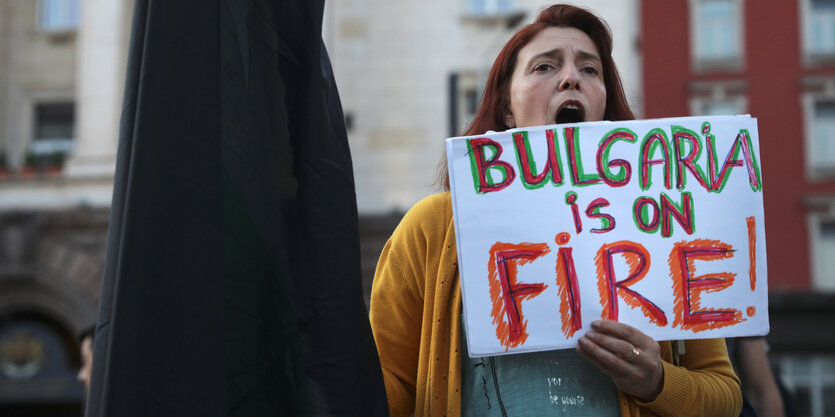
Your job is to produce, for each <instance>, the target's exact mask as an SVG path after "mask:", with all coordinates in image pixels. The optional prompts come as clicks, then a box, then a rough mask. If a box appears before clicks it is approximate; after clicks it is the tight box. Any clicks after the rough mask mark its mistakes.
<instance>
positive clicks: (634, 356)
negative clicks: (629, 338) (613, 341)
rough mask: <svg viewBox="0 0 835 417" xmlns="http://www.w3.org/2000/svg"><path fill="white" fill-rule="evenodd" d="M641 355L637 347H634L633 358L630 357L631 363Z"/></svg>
mask: <svg viewBox="0 0 835 417" xmlns="http://www.w3.org/2000/svg"><path fill="white" fill-rule="evenodd" d="M640 355H641V351H640V350H638V348H636V347H635V346H632V356H630V357H629V362H633V361H635V359H636V358H637V357H638V356H640Z"/></svg>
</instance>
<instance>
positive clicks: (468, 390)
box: [461, 322, 620, 417]
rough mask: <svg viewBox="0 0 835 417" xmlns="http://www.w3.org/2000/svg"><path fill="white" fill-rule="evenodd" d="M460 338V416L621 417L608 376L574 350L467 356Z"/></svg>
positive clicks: (463, 341) (464, 339)
mask: <svg viewBox="0 0 835 417" xmlns="http://www.w3.org/2000/svg"><path fill="white" fill-rule="evenodd" d="M462 324H463V322H462ZM464 327H465V326H462V329H463V328H464ZM462 331H463V330H462ZM465 333H466V332H465ZM464 336H465V337H463V338H461V340H462V343H461V344H462V345H463V346H462V347H461V349H462V353H463V356H462V357H461V366H462V368H463V369H462V370H461V371H462V372H461V389H462V391H461V415H462V416H480V417H491V416H498V417H517V416H620V406H619V405H618V393H617V388H616V387H615V384H614V383H613V382H612V380H611V378H609V376H608V375H606V374H605V373H604V372H603V371H601V370H600V369H599V368H598V367H597V366H595V365H594V364H593V363H591V362H589V361H588V360H586V359H585V358H583V357H582V356H580V354H579V353H577V351H575V350H574V349H564V350H555V351H547V352H534V353H519V354H515V355H503V356H487V357H483V358H471V357H470V356H469V352H468V351H467V342H466V340H467V338H466V334H464Z"/></svg>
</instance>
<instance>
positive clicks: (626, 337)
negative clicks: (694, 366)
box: [577, 320, 664, 401]
mask: <svg viewBox="0 0 835 417" xmlns="http://www.w3.org/2000/svg"><path fill="white" fill-rule="evenodd" d="M592 328H593V329H594V330H591V331H589V332H587V333H586V334H585V335H584V336H583V337H581V338H580V339H579V340H578V346H577V350H578V351H579V352H580V354H581V355H583V356H584V357H586V358H587V359H588V360H590V361H591V362H592V363H594V364H595V365H597V366H598V367H599V368H600V369H601V370H603V372H606V373H607V374H608V375H609V376H610V377H611V378H612V380H613V381H614V382H615V385H617V386H618V388H620V389H621V390H622V391H624V392H626V393H627V394H630V395H632V396H634V397H636V398H639V399H642V400H645V401H650V400H652V399H654V398H655V397H656V396H657V395H658V393H659V392H660V391H661V387H662V384H663V376H664V367H663V366H662V365H661V357H660V354H659V351H660V349H659V346H658V343H657V342H656V341H655V340H653V339H652V338H651V337H649V336H647V335H645V334H644V333H643V332H641V331H639V330H637V329H635V328H634V327H631V326H628V325H625V324H623V323H618V322H614V321H608V320H604V321H599V322H594V323H592Z"/></svg>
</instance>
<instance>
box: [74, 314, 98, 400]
mask: <svg viewBox="0 0 835 417" xmlns="http://www.w3.org/2000/svg"><path fill="white" fill-rule="evenodd" d="M95 331H96V328H95V326H91V327H88V328H87V329H85V330H84V331H82V332H81V334H79V335H78V340H79V342H80V343H81V368H80V369H79V370H78V380H79V381H81V383H82V384H84V391H85V393H87V392H89V391H90V377H91V375H92V372H93V340H94V339H93V337H94V335H95Z"/></svg>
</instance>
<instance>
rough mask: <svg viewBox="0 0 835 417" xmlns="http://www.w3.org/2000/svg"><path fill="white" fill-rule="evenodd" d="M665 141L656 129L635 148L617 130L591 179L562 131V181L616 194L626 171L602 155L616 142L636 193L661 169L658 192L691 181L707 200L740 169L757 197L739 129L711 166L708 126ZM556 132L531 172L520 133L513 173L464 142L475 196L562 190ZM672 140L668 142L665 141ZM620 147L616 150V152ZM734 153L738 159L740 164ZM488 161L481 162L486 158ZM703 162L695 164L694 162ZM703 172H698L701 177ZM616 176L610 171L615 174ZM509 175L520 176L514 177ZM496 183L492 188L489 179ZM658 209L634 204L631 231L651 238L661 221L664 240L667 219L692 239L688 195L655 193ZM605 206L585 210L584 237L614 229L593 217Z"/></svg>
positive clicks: (751, 161) (571, 200)
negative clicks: (630, 154) (633, 158)
mask: <svg viewBox="0 0 835 417" xmlns="http://www.w3.org/2000/svg"><path fill="white" fill-rule="evenodd" d="M670 130H671V132H670V134H668V133H667V132H666V131H664V130H663V129H660V128H655V129H652V130H650V131H649V132H648V133H647V134H646V135H644V137H643V139H642V140H641V142H640V143H638V135H637V134H635V132H633V131H632V130H630V129H627V128H618V129H614V130H611V131H610V132H608V133H607V134H606V135H604V137H603V139H601V140H600V144H599V146H598V148H597V152H596V155H595V162H596V163H595V165H596V168H597V169H596V173H586V172H585V170H584V168H583V163H582V159H583V158H582V155H581V153H580V145H579V142H580V130H579V128H578V127H566V128H564V129H563V135H562V137H563V141H564V149H565V157H566V160H567V162H568V163H567V165H568V175H567V177H568V178H569V179H570V181H571V185H573V186H575V187H586V186H592V185H607V186H609V187H623V186H626V185H627V184H629V182H630V181H631V180H632V165H631V164H630V163H629V162H628V161H626V160H623V159H610V157H609V154H610V152H611V150H612V148H613V147H615V146H616V145H618V143H619V142H625V143H626V144H631V145H633V146H634V145H637V146H636V148H637V149H636V151H637V152H638V159H637V160H638V177H639V178H638V181H639V183H640V187H641V189H642V190H648V189H649V188H650V187H651V186H652V169H651V168H652V167H653V166H658V167H660V168H661V170H662V173H663V176H664V188H666V189H668V190H672V189H673V180H675V188H676V190H680V191H681V190H684V189H685V187H686V185H687V176H688V173H689V175H692V176H693V177H694V178H695V180H696V181H697V182H698V185H699V186H701V187H702V188H704V189H705V190H707V191H709V192H713V193H721V192H722V190H723V189H724V188H725V184H727V182H728V178H730V173H731V170H732V169H733V168H734V167H742V166H745V167H746V168H747V174H748V182H749V184H750V186H751V189H752V190H753V191H760V190H761V189H762V180H761V174H760V168H759V164H758V163H757V159H756V156H755V155H754V152H753V150H752V148H753V145H752V143H751V136H750V134H749V133H748V131H747V130H745V129H741V130H740V131H739V133H738V134H737V135H736V138H735V139H734V141H733V143H732V144H731V146H730V149H729V151H728V153H727V156H726V157H725V158H724V160H723V161H722V163H721V166H720V165H719V163H718V162H719V159H718V158H717V156H716V151H717V149H716V138H715V137H714V135H711V134H710V123H708V122H705V123H703V124H702V135H703V136H702V135H699V134H698V133H697V132H695V131H692V130H690V129H687V128H684V127H682V126H676V125H673V126H671V128H670ZM557 135H558V131H557V129H548V130H546V131H545V137H546V142H547V146H548V150H547V163H546V164H545V167H544V168H543V169H542V170H541V171H539V170H538V169H537V167H536V163H535V162H534V158H533V153H532V152H531V147H530V140H529V138H528V132H527V131H519V132H514V133H513V145H514V146H513V149H514V151H515V152H514V153H515V156H516V157H515V158H514V159H515V162H516V168H515V169H514V167H513V165H511V163H509V162H507V161H505V160H503V159H501V157H502V154H503V153H504V149H503V148H502V145H501V144H500V143H498V142H496V141H494V140H492V139H489V138H485V137H477V138H472V139H468V140H467V148H468V154H469V156H470V167H471V173H472V177H473V184H474V186H475V191H476V193H477V194H480V195H483V194H487V193H494V192H498V191H501V190H503V189H505V188H507V187H508V186H509V185H511V184H512V183H513V182H514V181H515V180H516V179H517V177H519V178H520V179H521V181H522V185H524V187H525V188H526V189H531V190H532V189H537V188H541V187H542V186H544V185H545V184H546V183H549V182H550V183H551V184H552V185H554V186H560V185H563V184H564V182H565V180H564V178H565V177H566V175H565V170H564V168H563V162H562V156H561V153H560V152H559V149H558V146H557V144H558V140H557ZM670 137H672V140H670V139H669V138H670ZM618 146H623V145H618ZM703 151H704V152H706V153H707V158H702V157H701V156H702V153H703ZM740 153H741V154H742V158H741V159H740ZM488 154H489V156H488ZM702 159H706V161H704V162H703V164H705V165H706V167H702V166H700V165H699V161H700V160H702ZM705 168H706V169H705ZM615 170H616V171H615ZM517 172H518V173H519V174H520V175H517ZM497 177H498V178H500V179H499V180H496V178H497ZM576 200H577V196H576V193H574V192H569V193H567V195H566V204H569V205H570V206H571V209H572V214H573V215H574V221H575V225H576V227H577V233H580V231H581V229H582V226H581V221H580V217H579V208H578V207H577V205H576V203H575V202H576ZM659 200H660V204H659V203H658V202H656V201H655V200H653V199H652V198H650V197H646V196H641V197H638V198H637V199H636V200H635V203H634V204H633V215H634V220H635V223H636V225H637V226H638V228H639V229H640V230H641V231H644V232H649V233H652V232H654V231H655V230H657V228H658V226H659V219H661V220H662V221H661V222H660V223H661V226H662V233H661V234H662V236H664V237H670V236H671V229H670V222H669V218H670V217H671V216H673V217H675V218H676V219H677V220H678V221H679V223H681V224H682V226H683V227H684V228H685V230H688V232H689V233H692V225H693V222H692V213H693V200H692V197H691V195H690V193H688V192H682V196H681V201H680V204H675V203H674V202H673V201H672V200H671V199H670V198H669V197H668V196H667V195H666V194H664V193H662V194H661V198H660V199H659ZM608 205H609V202H608V201H607V200H606V199H605V198H597V199H595V200H593V201H592V202H591V203H590V204H589V205H588V207H587V209H586V214H587V216H588V217H589V218H599V219H600V220H601V221H602V223H603V227H602V228H600V229H592V230H591V232H592V233H605V232H607V231H609V230H612V229H613V228H614V219H613V218H612V216H610V215H607V214H603V213H600V209H601V208H603V207H606V206H608ZM650 209H652V210H653V213H652V217H651V218H648V217H649V213H648V212H649V210H650Z"/></svg>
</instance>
